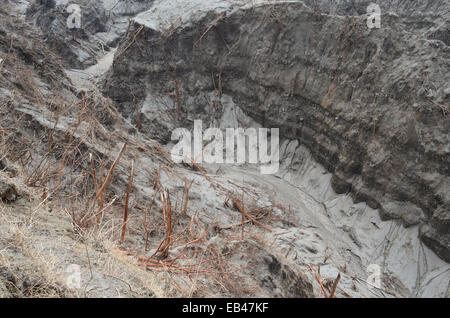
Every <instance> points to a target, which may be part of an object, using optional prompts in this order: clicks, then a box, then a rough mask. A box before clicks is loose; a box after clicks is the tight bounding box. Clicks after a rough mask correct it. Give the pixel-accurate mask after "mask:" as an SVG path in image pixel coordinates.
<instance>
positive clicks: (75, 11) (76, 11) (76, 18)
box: [66, 4, 81, 29]
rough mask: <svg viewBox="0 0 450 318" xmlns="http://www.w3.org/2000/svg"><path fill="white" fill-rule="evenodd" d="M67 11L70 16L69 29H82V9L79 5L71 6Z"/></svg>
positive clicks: (68, 18) (68, 20)
mask: <svg viewBox="0 0 450 318" xmlns="http://www.w3.org/2000/svg"><path fill="white" fill-rule="evenodd" d="M66 11H67V12H68V13H69V14H70V15H69V16H68V17H67V27H68V28H69V29H79V28H81V8H80V6H79V5H78V4H70V5H69V6H68V7H67V9H66Z"/></svg>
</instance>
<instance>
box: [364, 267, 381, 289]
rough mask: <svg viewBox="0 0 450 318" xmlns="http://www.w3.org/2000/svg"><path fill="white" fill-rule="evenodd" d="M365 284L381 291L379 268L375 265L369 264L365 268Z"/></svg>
mask: <svg viewBox="0 0 450 318" xmlns="http://www.w3.org/2000/svg"><path fill="white" fill-rule="evenodd" d="M367 274H368V275H369V276H368V277H367V281H366V282H367V284H369V285H371V286H373V287H375V288H378V289H381V267H380V265H377V264H370V265H369V266H367Z"/></svg>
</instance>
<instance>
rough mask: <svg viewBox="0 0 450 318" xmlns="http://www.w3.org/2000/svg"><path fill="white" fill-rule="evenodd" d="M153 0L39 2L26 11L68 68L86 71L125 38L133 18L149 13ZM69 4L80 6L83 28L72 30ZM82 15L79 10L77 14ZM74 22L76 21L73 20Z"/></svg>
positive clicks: (71, 13) (60, 0) (27, 15)
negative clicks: (69, 24)
mask: <svg viewBox="0 0 450 318" xmlns="http://www.w3.org/2000/svg"><path fill="white" fill-rule="evenodd" d="M151 3H152V1H147V0H135V1H133V2H131V1H112V0H102V1H91V0H76V1H68V0H58V1H54V0H52V1H36V2H34V3H32V5H31V6H30V7H28V8H27V10H26V17H27V20H28V21H30V22H32V23H33V24H35V25H36V26H37V27H39V28H40V29H41V30H42V32H43V35H44V36H45V39H44V41H45V42H47V43H48V44H49V46H50V47H52V48H53V49H54V50H55V51H58V52H59V53H60V55H61V57H62V59H63V62H64V64H65V66H66V67H68V68H77V69H82V68H86V67H88V66H92V65H95V64H97V62H98V60H99V59H100V58H101V57H102V56H103V55H104V54H105V53H107V52H109V51H110V50H112V49H113V48H115V47H116V46H117V44H118V42H119V41H120V39H121V38H122V37H123V36H124V35H125V32H126V29H127V26H128V23H129V19H130V18H131V17H133V16H135V15H136V14H138V13H139V12H142V11H145V10H147V9H148V8H149V7H150V5H151ZM69 5H72V6H74V5H77V6H78V7H79V8H80V9H79V14H80V15H79V16H80V20H79V21H80V28H73V29H70V28H69V27H68V25H67V21H68V20H69V17H70V16H71V15H72V16H73V13H74V12H75V11H70V10H69V11H70V12H69V11H68V8H69ZM77 12H78V11H77ZM70 21H72V22H73V21H74V20H70Z"/></svg>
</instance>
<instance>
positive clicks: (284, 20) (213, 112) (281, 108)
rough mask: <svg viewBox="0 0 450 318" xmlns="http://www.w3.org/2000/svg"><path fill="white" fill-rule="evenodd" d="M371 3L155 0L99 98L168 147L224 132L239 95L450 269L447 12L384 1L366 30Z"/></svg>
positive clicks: (253, 113)
mask: <svg viewBox="0 0 450 318" xmlns="http://www.w3.org/2000/svg"><path fill="white" fill-rule="evenodd" d="M355 3H356V4H355ZM368 3H369V2H368V1H342V2H341V1H337V2H336V1H334V2H333V1H331V2H329V1H319V2H314V1H305V3H303V2H293V1H279V2H276V3H273V2H253V3H252V4H249V3H247V2H245V1H209V2H208V4H207V5H206V4H204V3H203V2H202V1H188V3H186V2H184V1H155V3H154V5H153V9H150V10H149V11H147V12H144V13H141V14H140V15H138V16H137V17H136V18H134V19H133V21H134V22H133V23H132V27H131V28H130V30H129V32H128V35H127V37H126V39H125V40H124V41H122V43H121V45H120V46H119V49H118V53H116V58H115V60H114V63H113V65H112V68H111V70H110V73H109V75H108V77H107V80H106V83H105V89H104V91H105V92H106V94H107V95H108V96H110V97H111V98H112V99H113V100H114V101H115V102H116V103H117V105H118V106H117V107H118V109H119V111H120V112H121V113H122V114H123V115H124V116H125V117H129V118H131V119H132V120H133V121H134V122H136V118H138V117H139V116H137V115H138V113H139V114H140V115H142V122H140V130H141V132H144V133H146V134H148V135H149V136H152V137H154V138H156V139H158V140H160V141H162V142H168V141H169V140H170V132H171V131H172V130H173V128H174V127H189V125H192V121H193V120H195V119H204V120H205V121H209V122H212V123H214V122H217V121H219V122H220V118H222V116H223V114H224V113H226V112H227V107H228V104H226V103H224V102H223V101H224V97H227V98H229V99H230V98H231V100H232V101H233V103H234V104H235V105H237V107H238V108H240V109H241V110H242V111H243V113H245V115H247V116H248V117H249V118H251V119H252V120H254V121H255V122H256V123H258V124H260V125H261V126H263V127H269V128H270V127H279V128H280V135H281V136H282V137H283V138H286V139H290V140H298V142H299V143H300V144H301V145H304V146H306V147H307V148H308V149H309V150H310V151H311V153H312V155H313V157H314V158H315V159H316V160H317V161H318V162H319V163H320V164H322V165H323V166H324V167H326V169H327V170H328V171H330V172H332V173H333V177H332V180H331V181H332V186H333V189H334V190H335V191H336V192H337V193H351V195H352V197H353V199H354V202H356V203H357V202H366V203H367V204H368V205H369V206H370V207H371V208H374V209H378V210H379V212H380V214H381V217H382V219H383V220H388V219H399V220H401V221H402V223H403V224H404V226H405V227H410V226H415V225H420V237H421V239H422V240H423V242H424V243H425V244H426V245H428V246H429V247H430V248H431V249H433V250H434V251H435V252H436V253H437V254H438V255H439V256H440V257H441V258H442V259H444V260H446V261H447V262H449V261H450V233H449V229H450V228H449V218H450V179H449V167H450V156H449V151H450V143H449V128H450V121H449V109H448V106H447V105H448V104H449V99H450V88H449V86H448V83H449V82H450V75H449V74H450V72H449V66H450V65H449V61H450V50H449V47H448V18H449V17H448V14H449V13H448V12H449V6H450V5H449V4H448V2H447V1H422V2H421V3H420V4H418V3H416V2H414V1H386V2H383V4H382V5H381V8H382V15H381V28H380V29H376V28H374V29H369V28H368V27H367V25H366V21H367V16H366V15H364V13H365V9H366V8H367V5H368ZM398 12H401V14H399V13H398ZM361 14H363V15H361ZM155 96H156V97H155ZM135 104H137V105H138V106H139V107H140V108H138V112H136V109H137V108H136V106H135ZM161 104H164V106H161ZM176 108H179V109H180V111H181V116H178V115H177V112H176V111H174V109H176Z"/></svg>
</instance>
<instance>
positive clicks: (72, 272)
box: [66, 264, 81, 289]
mask: <svg viewBox="0 0 450 318" xmlns="http://www.w3.org/2000/svg"><path fill="white" fill-rule="evenodd" d="M66 273H67V274H68V275H67V278H66V285H67V287H69V288H70V289H80V288H81V266H80V265H78V264H70V265H69V266H67V268H66Z"/></svg>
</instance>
